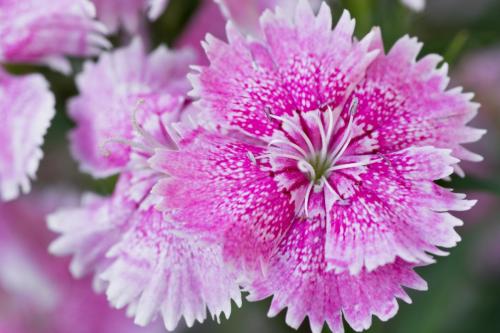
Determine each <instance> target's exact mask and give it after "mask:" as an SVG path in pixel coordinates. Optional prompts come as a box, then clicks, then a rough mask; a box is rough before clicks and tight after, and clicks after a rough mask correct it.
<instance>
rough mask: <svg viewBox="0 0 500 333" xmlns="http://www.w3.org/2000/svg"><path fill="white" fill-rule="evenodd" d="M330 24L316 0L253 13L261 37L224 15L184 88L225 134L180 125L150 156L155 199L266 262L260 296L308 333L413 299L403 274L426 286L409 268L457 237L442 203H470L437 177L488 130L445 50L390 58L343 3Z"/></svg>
mask: <svg viewBox="0 0 500 333" xmlns="http://www.w3.org/2000/svg"><path fill="white" fill-rule="evenodd" d="M331 21H332V17H331V13H330V9H329V8H328V6H326V5H325V4H323V5H322V7H321V8H320V11H319V14H318V15H317V16H315V15H314V14H313V11H312V10H311V7H310V5H309V4H308V3H307V1H299V4H298V5H297V7H296V10H295V12H294V15H292V16H291V17H290V16H289V15H287V11H285V10H283V9H280V8H278V9H277V10H276V13H271V12H266V13H265V14H264V15H263V16H262V17H261V29H262V31H261V35H262V36H263V39H261V40H258V39H257V40H256V39H247V38H245V37H244V36H243V35H241V34H240V33H239V32H238V31H237V29H236V28H235V26H234V25H233V24H231V23H230V24H228V27H227V35H228V40H229V43H224V42H222V41H220V40H217V39H215V38H213V37H210V36H209V37H208V38H207V41H206V43H205V45H204V46H205V49H206V52H207V56H208V58H209V60H210V65H209V66H208V67H200V68H198V69H199V73H198V74H195V75H193V76H191V80H192V83H193V86H194V89H193V92H192V94H193V96H195V97H199V101H198V102H197V106H198V107H199V108H200V109H203V110H207V111H209V112H210V113H211V115H212V118H213V119H214V120H215V122H217V123H218V125H219V127H220V128H221V130H220V132H219V133H213V132H210V131H207V130H202V129H198V130H194V131H191V132H185V133H183V136H182V140H180V141H179V144H178V148H179V149H178V150H177V151H172V150H166V149H164V150H162V149H158V150H157V151H156V153H155V155H154V157H153V158H152V159H151V165H152V166H153V168H155V169H157V170H158V171H161V172H163V173H164V174H165V175H166V177H165V178H164V179H162V180H161V181H160V182H159V183H158V184H157V185H156V186H155V188H154V193H155V194H157V195H158V196H161V197H162V198H163V199H162V201H161V202H160V203H159V205H158V207H159V208H160V209H162V210H166V211H169V212H170V215H171V216H172V218H173V219H174V220H175V221H176V222H177V223H179V224H181V225H182V226H183V228H186V229H187V230H191V231H192V232H196V233H199V234H200V235H203V237H204V239H205V240H209V241H213V242H214V243H222V244H223V251H224V252H223V253H224V256H225V259H226V260H228V262H230V263H232V264H233V265H234V266H235V267H237V268H241V269H243V270H244V271H245V272H253V271H256V270H258V269H262V270H263V272H264V274H263V276H264V278H263V279H264V280H263V281H260V279H261V278H259V274H256V275H255V276H252V275H250V276H249V279H250V283H249V284H248V289H249V290H250V291H251V294H253V295H255V296H254V297H253V298H262V297H266V296H270V295H272V294H274V296H275V298H274V302H273V307H272V309H271V314H274V313H276V311H277V310H280V309H282V308H284V307H287V306H288V307H289V312H288V315H287V317H288V319H287V322H288V323H290V324H291V325H292V326H294V327H295V326H298V325H299V324H300V323H301V322H302V320H303V319H304V317H305V316H306V315H309V317H310V321H311V327H312V329H313V331H314V332H319V331H320V330H321V326H322V323H323V322H324V321H325V320H326V321H327V322H328V323H329V324H330V325H331V328H332V329H334V330H335V331H336V332H339V331H341V320H340V317H339V316H340V313H341V311H342V312H344V314H345V317H346V319H347V321H348V322H349V323H351V325H352V326H353V327H354V328H355V329H362V328H367V327H368V326H369V325H370V317H371V315H372V314H375V315H377V316H378V317H380V318H381V319H383V320H386V319H388V318H390V317H391V316H393V315H394V314H395V312H396V310H397V306H396V303H395V300H394V298H395V297H400V298H401V297H402V298H403V299H407V297H406V296H405V294H404V293H402V291H401V288H400V287H399V285H406V286H410V287H413V288H423V286H424V285H423V283H422V282H421V281H420V280H419V279H418V278H417V277H416V275H415V274H414V273H413V272H412V270H411V269H412V267H414V266H415V265H421V264H429V263H432V262H433V261H434V259H433V257H432V255H442V254H444V253H445V252H443V251H442V250H441V248H442V247H444V248H448V247H453V246H455V244H456V243H457V242H458V241H459V239H460V238H459V236H458V235H457V233H456V232H455V230H454V227H455V226H458V225H460V224H461V223H462V222H461V221H460V220H459V219H457V218H455V217H453V216H452V215H451V214H450V213H448V211H450V210H467V209H469V208H470V207H471V206H472V205H473V203H474V202H472V201H467V200H464V196H463V195H461V194H455V193H453V192H451V191H450V190H448V189H444V188H441V187H439V186H438V185H436V184H435V183H434V181H435V180H438V179H441V178H444V177H447V176H449V175H450V174H451V173H453V171H454V168H455V170H457V171H459V172H460V170H461V169H460V168H459V167H458V166H457V163H458V162H459V159H465V160H480V157H479V156H478V155H475V154H473V153H471V152H469V151H468V150H466V149H465V148H463V147H462V145H461V144H462V143H467V142H473V141H476V140H478V139H479V138H480V137H481V135H482V134H483V131H481V130H477V129H473V128H470V127H467V126H466V123H467V122H468V121H469V120H470V119H472V118H473V117H474V115H475V113H476V111H477V105H476V104H474V103H471V102H470V99H471V97H472V96H471V95H470V94H462V93H461V90H460V89H452V90H446V85H447V82H448V78H447V76H446V66H443V67H442V68H441V69H436V65H437V64H438V63H439V62H440V61H441V58H440V57H439V56H436V55H429V56H426V57H424V58H422V59H421V60H419V61H416V57H417V55H418V53H419V50H420V47H421V44H419V43H418V42H417V41H416V40H415V39H412V38H409V37H403V38H402V39H400V40H399V41H398V42H397V43H396V45H395V46H394V47H393V48H392V49H391V51H390V52H389V53H388V54H385V53H384V50H383V48H382V40H381V36H380V33H379V31H378V30H376V29H375V30H374V31H373V32H371V33H370V34H368V35H367V36H366V37H365V38H363V39H362V40H360V41H354V40H353V37H352V34H353V31H354V21H353V20H352V19H351V18H350V17H349V14H348V13H344V14H343V15H342V17H341V19H340V21H339V23H338V24H337V26H336V27H335V29H334V30H333V31H331ZM313 235H314V237H313ZM281 279H283V280H281ZM252 280H253V281H252ZM283 281H287V286H291V289H288V290H283V289H282V286H283V283H284V282H283ZM337 283H338V284H339V288H334V287H333V285H335V284H337ZM380 286H384V288H382V289H380V290H377V288H380ZM337 289H345V294H344V295H340V296H339V294H338V291H337ZM320 296H321V297H320ZM339 297H340V298H339ZM344 297H347V299H344ZM363 297H368V298H369V304H366V306H364V307H360V306H359V305H358V304H363V303H366V302H365V300H364V298H363ZM311 300H314V302H313V303H311Z"/></svg>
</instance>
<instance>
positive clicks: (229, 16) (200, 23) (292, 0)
mask: <svg viewBox="0 0 500 333" xmlns="http://www.w3.org/2000/svg"><path fill="white" fill-rule="evenodd" d="M309 2H310V3H311V5H312V6H313V8H315V9H318V8H319V5H320V3H321V1H320V0H309ZM296 5H297V0H203V1H201V4H200V6H199V8H198V10H197V12H196V13H195V15H194V16H193V18H192V19H191V20H190V22H189V24H188V25H187V28H186V30H185V31H184V32H183V33H182V34H181V36H180V38H179V39H178V40H177V42H176V45H177V46H190V47H192V48H193V49H194V50H196V51H197V53H198V54H199V56H198V63H199V64H203V65H205V64H206V63H207V61H206V55H205V52H204V50H203V49H202V47H201V44H202V40H203V39H204V38H205V36H206V35H207V34H210V35H212V36H215V37H217V38H223V37H224V32H225V26H226V22H227V20H231V21H232V22H233V23H234V24H236V25H237V26H238V28H240V29H242V30H243V31H246V32H248V33H249V34H256V35H258V34H259V33H260V29H259V17H260V15H261V14H262V13H263V12H264V11H265V10H266V9H275V8H276V7H277V6H281V7H283V8H284V9H285V11H286V12H287V13H288V14H290V13H291V12H292V11H293V9H294V8H295V6H296Z"/></svg>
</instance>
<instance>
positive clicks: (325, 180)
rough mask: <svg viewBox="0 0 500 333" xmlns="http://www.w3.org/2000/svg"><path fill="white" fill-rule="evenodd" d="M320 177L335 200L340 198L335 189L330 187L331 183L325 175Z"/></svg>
mask: <svg viewBox="0 0 500 333" xmlns="http://www.w3.org/2000/svg"><path fill="white" fill-rule="evenodd" d="M321 179H323V183H324V184H325V186H326V188H327V189H328V190H329V191H330V192H331V193H332V194H333V195H335V196H336V200H338V199H340V195H339V194H338V193H337V191H335V190H334V189H333V187H332V185H331V184H330V183H329V182H328V179H326V177H325V176H323V177H321Z"/></svg>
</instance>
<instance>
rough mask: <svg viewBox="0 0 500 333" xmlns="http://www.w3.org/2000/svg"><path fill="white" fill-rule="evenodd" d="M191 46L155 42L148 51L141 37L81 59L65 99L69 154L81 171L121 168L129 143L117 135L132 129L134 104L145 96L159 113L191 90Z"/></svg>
mask: <svg viewBox="0 0 500 333" xmlns="http://www.w3.org/2000/svg"><path fill="white" fill-rule="evenodd" d="M192 61H193V55H192V54H191V52H190V51H189V50H183V51H170V50H167V49H166V48H165V47H159V48H158V49H156V50H155V51H154V52H153V53H151V54H149V55H148V54H146V52H145V50H144V46H143V45H142V43H141V41H140V40H139V39H135V40H134V41H133V42H132V43H131V44H130V45H129V46H127V47H124V48H121V49H118V50H116V51H114V52H112V53H106V54H103V55H102V56H101V57H100V58H99V60H98V62H97V63H94V62H90V61H89V62H87V63H85V66H84V70H83V72H82V73H81V74H80V75H79V76H78V77H77V85H78V88H79V90H80V95H78V96H77V97H75V98H73V99H72V100H71V101H70V102H69V104H68V109H69V114H70V117H71V118H72V119H73V120H74V121H75V122H76V124H77V127H76V129H75V130H74V131H72V133H71V134H70V140H71V150H72V153H73V156H74V157H75V158H76V159H77V160H78V161H79V162H80V167H81V169H82V170H83V171H85V172H89V173H91V174H92V175H93V176H94V177H106V176H109V175H112V174H114V173H117V172H119V171H120V170H122V169H123V167H124V166H125V165H126V164H127V163H128V161H129V154H130V147H129V146H127V145H124V144H123V143H120V142H117V141H120V140H130V139H131V138H132V134H133V129H132V127H133V124H132V121H131V120H132V116H133V112H134V110H136V109H137V103H138V102H139V101H141V100H148V101H149V103H155V104H157V106H156V107H157V110H158V112H161V111H162V110H163V109H176V108H178V107H180V106H181V105H182V104H183V103H184V98H185V97H184V96H185V94H186V92H187V90H188V89H189V88H188V87H189V83H188V82H187V80H186V77H185V76H186V72H187V70H188V65H189V63H191V62H192Z"/></svg>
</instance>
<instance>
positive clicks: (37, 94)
mask: <svg viewBox="0 0 500 333" xmlns="http://www.w3.org/2000/svg"><path fill="white" fill-rule="evenodd" d="M0 110H1V111H0V119H1V122H2V131H0V141H1V142H2V147H1V148H0V199H1V200H10V199H14V198H16V197H17V196H18V195H19V194H20V192H24V193H27V192H29V191H30V188H31V185H30V180H31V179H33V178H34V177H35V174H36V171H37V169H38V164H39V163H40V159H41V158H42V156H43V153H42V150H41V145H42V143H43V137H44V135H45V132H46V131H47V128H48V127H49V125H50V121H51V119H52V117H53V116H54V114H55V100H54V96H53V95H52V93H51V92H50V91H49V87H48V83H47V82H46V81H45V79H44V78H43V77H42V76H40V75H38V74H31V75H25V76H13V75H10V74H8V73H7V72H5V71H3V70H2V69H0Z"/></svg>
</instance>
